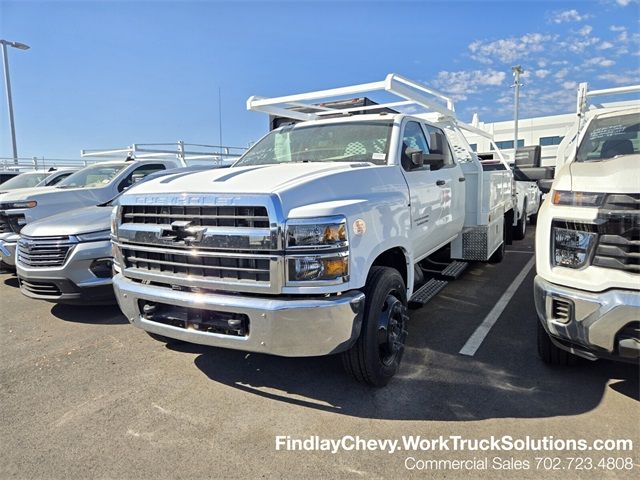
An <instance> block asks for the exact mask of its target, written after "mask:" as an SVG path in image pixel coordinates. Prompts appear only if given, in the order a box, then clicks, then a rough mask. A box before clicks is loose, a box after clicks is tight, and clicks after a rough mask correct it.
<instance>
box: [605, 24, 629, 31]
mask: <svg viewBox="0 0 640 480" xmlns="http://www.w3.org/2000/svg"><path fill="white" fill-rule="evenodd" d="M626 29H627V27H622V26H620V25H611V26H610V27H609V30H611V31H612V32H622V31H624V30H626Z"/></svg>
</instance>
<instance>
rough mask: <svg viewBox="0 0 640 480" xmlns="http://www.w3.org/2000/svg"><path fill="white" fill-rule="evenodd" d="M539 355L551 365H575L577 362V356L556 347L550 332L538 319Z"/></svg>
mask: <svg viewBox="0 0 640 480" xmlns="http://www.w3.org/2000/svg"><path fill="white" fill-rule="evenodd" d="M537 323H538V356H539V357H540V358H541V359H542V361H543V362H544V363H547V364H549V365H573V364H575V363H576V360H577V359H576V356H575V355H572V354H571V353H569V352H567V351H566V350H563V349H561V348H558V347H556V346H555V345H554V344H553V342H552V341H551V339H550V338H549V334H548V333H547V332H546V331H545V329H544V327H543V326H542V324H541V323H540V322H539V321H538V322H537Z"/></svg>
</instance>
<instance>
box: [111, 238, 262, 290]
mask: <svg viewBox="0 0 640 480" xmlns="http://www.w3.org/2000/svg"><path fill="white" fill-rule="evenodd" d="M123 247H124V246H123ZM122 256H123V258H124V261H125V267H126V268H134V269H136V270H138V271H148V272H155V273H159V274H164V275H167V274H170V275H171V276H175V275H177V276H181V277H189V278H193V277H200V278H204V279H216V280H232V281H249V282H269V280H270V260H269V257H263V258H260V257H256V256H255V255H251V254H232V253H224V254H220V253H217V254H216V253H213V252H207V251H199V252H196V251H180V250H177V249H168V248H146V247H145V248H142V247H136V246H135V245H127V246H126V247H124V248H123V249H122Z"/></svg>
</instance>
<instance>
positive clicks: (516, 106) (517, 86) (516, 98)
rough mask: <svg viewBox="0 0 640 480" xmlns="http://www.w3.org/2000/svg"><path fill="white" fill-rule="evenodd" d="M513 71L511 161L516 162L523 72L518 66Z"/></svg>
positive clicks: (512, 68)
mask: <svg viewBox="0 0 640 480" xmlns="http://www.w3.org/2000/svg"><path fill="white" fill-rule="evenodd" d="M511 70H512V71H513V85H512V87H514V88H515V91H514V99H513V103H514V107H513V161H514V162H515V161H516V152H517V151H518V109H519V107H520V87H521V86H522V84H521V83H520V75H522V74H523V73H524V70H523V69H522V67H521V66H520V65H516V66H515V67H511Z"/></svg>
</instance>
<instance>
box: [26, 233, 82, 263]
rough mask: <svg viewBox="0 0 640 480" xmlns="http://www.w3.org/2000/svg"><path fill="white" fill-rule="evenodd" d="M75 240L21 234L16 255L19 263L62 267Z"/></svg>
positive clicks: (63, 237)
mask: <svg viewBox="0 0 640 480" xmlns="http://www.w3.org/2000/svg"><path fill="white" fill-rule="evenodd" d="M75 243H76V242H75V241H74V240H72V239H70V238H69V237H66V236H61V237H27V236H24V235H23V236H21V237H20V240H19V241H18V252H17V255H16V258H17V261H18V263H20V264H22V265H24V266H26V267H31V268H47V267H61V266H62V265H64V262H65V261H66V259H67V256H68V254H69V252H70V251H71V249H72V248H73V246H74V245H75Z"/></svg>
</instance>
